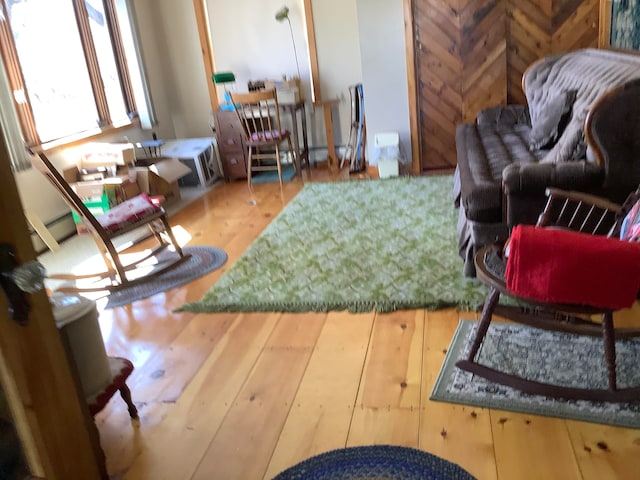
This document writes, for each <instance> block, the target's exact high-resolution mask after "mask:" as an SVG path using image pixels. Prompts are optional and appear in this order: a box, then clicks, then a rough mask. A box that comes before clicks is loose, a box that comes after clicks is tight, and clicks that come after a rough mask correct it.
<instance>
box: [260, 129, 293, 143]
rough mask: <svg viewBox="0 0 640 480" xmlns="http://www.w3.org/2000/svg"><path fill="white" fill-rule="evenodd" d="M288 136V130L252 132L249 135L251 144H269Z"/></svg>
mask: <svg viewBox="0 0 640 480" xmlns="http://www.w3.org/2000/svg"><path fill="white" fill-rule="evenodd" d="M287 135H289V131H288V130H266V131H264V132H253V133H252V134H251V141H252V142H270V141H272V140H277V139H279V138H285V137H286V136H287Z"/></svg>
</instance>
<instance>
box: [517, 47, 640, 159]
mask: <svg viewBox="0 0 640 480" xmlns="http://www.w3.org/2000/svg"><path fill="white" fill-rule="evenodd" d="M638 77H640V55H634V54H632V53H622V52H614V51H610V50H598V49H584V50H576V51H573V52H569V53H565V54H561V55H555V56H549V57H546V58H545V59H543V60H541V61H539V62H537V63H536V64H534V65H533V66H532V67H531V68H529V70H527V72H526V73H525V77H524V86H525V90H526V96H527V103H528V105H529V112H530V114H531V119H532V125H534V123H535V122H536V119H539V118H541V117H543V116H544V114H545V112H546V111H547V110H548V109H553V108H554V102H556V103H557V100H558V98H559V97H560V96H562V98H565V97H566V98H567V101H568V102H570V101H572V102H573V104H572V105H568V106H567V107H568V108H567V109H569V107H570V110H569V111H570V118H569V121H568V123H567V124H566V127H565V128H564V130H563V131H562V132H561V134H560V136H559V138H558V139H557V141H556V143H555V144H554V145H553V147H551V149H550V150H549V152H548V154H547V155H546V156H545V157H544V159H543V160H542V161H543V162H562V161H568V160H577V159H580V158H584V156H585V151H586V141H585V136H584V123H585V119H586V117H587V113H588V112H589V109H590V108H591V106H592V105H593V104H594V102H595V101H596V100H597V99H598V98H599V97H601V96H602V95H603V94H605V93H606V92H608V91H609V90H611V89H612V88H614V87H617V86H620V85H623V84H624V83H626V82H627V81H629V80H632V79H634V78H638ZM574 94H575V96H574ZM574 98H575V100H574ZM556 108H557V107H556Z"/></svg>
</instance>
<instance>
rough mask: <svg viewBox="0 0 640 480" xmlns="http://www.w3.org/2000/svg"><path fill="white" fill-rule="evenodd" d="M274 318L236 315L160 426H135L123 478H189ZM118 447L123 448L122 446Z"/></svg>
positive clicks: (259, 352)
mask: <svg viewBox="0 0 640 480" xmlns="http://www.w3.org/2000/svg"><path fill="white" fill-rule="evenodd" d="M203 317H207V316H206V315H203ZM279 317H280V315H279V314H240V315H239V316H238V318H237V319H236V320H235V321H234V323H233V325H232V326H231V328H229V329H228V331H227V332H226V334H225V336H224V338H223V339H222V340H221V341H220V342H218V343H217V344H216V346H215V348H214V349H213V350H212V352H211V354H210V355H209V357H208V358H207V360H206V362H205V363H204V365H203V366H202V368H201V369H200V370H199V372H198V374H197V375H196V376H195V377H194V379H193V380H192V381H191V383H190V384H189V385H188V386H187V388H186V389H185V391H184V393H183V394H182V396H181V397H180V398H179V399H178V401H177V402H176V403H175V405H174V406H172V408H171V409H170V410H169V411H168V413H167V416H166V418H165V419H164V421H162V422H159V425H158V426H156V427H155V428H151V427H150V426H149V425H148V424H147V423H148V422H147V421H146V420H145V417H143V420H142V422H141V423H142V425H143V426H144V428H141V432H140V434H139V438H138V443H140V444H141V448H139V449H138V455H137V458H135V460H134V461H133V462H132V465H131V468H130V469H129V470H128V472H127V475H126V476H125V478H126V479H141V478H154V479H167V480H169V479H177V478H190V476H191V475H192V474H193V472H194V471H195V470H196V468H197V465H198V464H199V462H200V460H201V459H202V457H203V455H204V454H205V452H206V450H207V447H208V446H209V443H210V442H211V440H212V439H213V438H214V436H215V434H216V432H217V431H218V428H219V427H220V425H221V424H222V421H223V419H224V417H225V415H226V414H227V412H228V411H229V409H230V408H231V405H232V404H233V402H234V400H235V399H236V397H237V395H238V392H239V391H240V389H241V388H242V386H243V384H244V383H245V382H246V380H247V377H248V376H249V373H250V372H251V370H252V369H253V367H254V365H255V363H256V361H257V359H258V357H259V356H260V354H261V353H262V351H263V349H264V346H265V344H266V343H267V340H268V339H269V336H270V335H271V333H272V332H273V330H274V328H275V326H276V324H277V322H278V319H279ZM102 430H103V429H101V431H102ZM176 439H180V441H176ZM123 444H124V445H127V443H126V442H123ZM134 446H135V444H134ZM109 453H111V452H109ZM107 458H112V455H109V454H108V455H107Z"/></svg>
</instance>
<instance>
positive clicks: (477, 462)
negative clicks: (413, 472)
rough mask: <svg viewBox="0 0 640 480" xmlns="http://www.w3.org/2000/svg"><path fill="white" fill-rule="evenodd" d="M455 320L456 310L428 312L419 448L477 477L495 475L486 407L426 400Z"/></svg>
mask: <svg viewBox="0 0 640 480" xmlns="http://www.w3.org/2000/svg"><path fill="white" fill-rule="evenodd" d="M465 317H466V318H470V319H473V318H474V317H475V314H470V315H465ZM458 322H459V314H458V312H457V311H455V310H443V311H439V312H427V317H426V323H425V331H424V345H425V348H424V360H423V362H424V363H423V369H422V371H423V374H422V398H423V400H422V404H423V407H422V411H421V415H420V449H422V450H426V451H428V452H431V453H433V454H434V455H438V456H440V457H442V458H446V459H447V460H449V461H451V462H454V463H457V464H459V465H460V466H462V467H463V468H465V469H466V470H467V471H468V472H470V473H471V474H472V475H474V476H475V477H476V478H482V479H491V478H496V464H495V458H494V452H493V438H492V432H491V421H490V416H489V410H488V409H484V408H477V407H470V406H465V405H456V404H452V403H445V402H436V401H432V400H429V396H430V395H431V391H432V390H433V386H434V384H435V381H436V378H437V377H438V374H439V372H440V369H441V366H442V363H443V361H444V358H445V355H446V352H447V349H448V348H449V344H450V343H451V340H452V338H453V335H454V333H455V331H456V328H457V326H458Z"/></svg>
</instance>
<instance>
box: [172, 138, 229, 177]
mask: <svg viewBox="0 0 640 480" xmlns="http://www.w3.org/2000/svg"><path fill="white" fill-rule="evenodd" d="M215 142H216V140H215V139H214V138H206V137H205V138H183V139H177V140H167V141H166V142H165V143H164V145H162V156H163V157H169V158H177V159H178V160H180V162H181V163H183V164H185V165H186V166H187V167H189V168H190V169H191V173H190V174H189V175H185V176H184V177H182V178H180V180H179V181H178V184H179V185H180V186H181V187H187V186H189V187H194V186H201V187H206V186H208V185H211V184H212V183H213V182H214V181H215V180H216V179H218V178H221V177H222V173H221V171H220V165H219V161H218V152H217V149H216V148H215Z"/></svg>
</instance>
